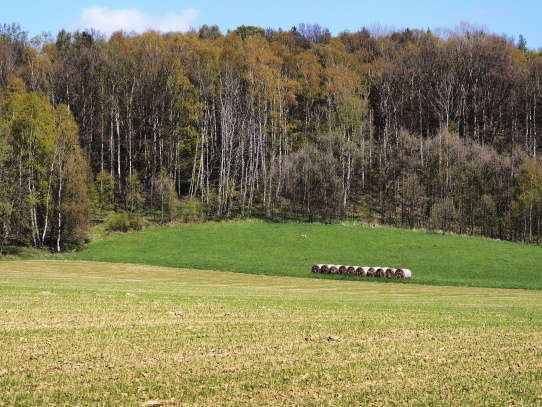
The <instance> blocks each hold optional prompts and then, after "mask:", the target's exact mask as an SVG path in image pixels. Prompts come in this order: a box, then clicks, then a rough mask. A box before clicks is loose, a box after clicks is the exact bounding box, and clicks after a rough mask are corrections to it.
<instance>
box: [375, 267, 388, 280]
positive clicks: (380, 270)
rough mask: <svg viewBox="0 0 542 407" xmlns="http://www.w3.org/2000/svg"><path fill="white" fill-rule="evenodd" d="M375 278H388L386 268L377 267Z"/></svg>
mask: <svg viewBox="0 0 542 407" xmlns="http://www.w3.org/2000/svg"><path fill="white" fill-rule="evenodd" d="M375 277H380V278H382V277H386V269H385V267H375Z"/></svg>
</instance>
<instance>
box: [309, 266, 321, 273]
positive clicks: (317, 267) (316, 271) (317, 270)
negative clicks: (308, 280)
mask: <svg viewBox="0 0 542 407" xmlns="http://www.w3.org/2000/svg"><path fill="white" fill-rule="evenodd" d="M321 267H322V265H321V264H315V265H314V266H312V268H311V271H312V272H313V273H320V269H321Z"/></svg>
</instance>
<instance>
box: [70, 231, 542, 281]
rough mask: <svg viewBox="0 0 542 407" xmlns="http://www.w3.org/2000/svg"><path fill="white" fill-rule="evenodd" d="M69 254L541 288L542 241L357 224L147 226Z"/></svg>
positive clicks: (153, 262) (189, 265)
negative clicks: (389, 273) (350, 269)
mask: <svg viewBox="0 0 542 407" xmlns="http://www.w3.org/2000/svg"><path fill="white" fill-rule="evenodd" d="M301 233H303V234H306V235H307V238H306V239H302V238H301V237H300V235H301ZM67 258H70V259H77V260H94V261H108V262H115V263H137V264H151V265H159V266H168V267H186V268H194V269H203V270H221V271H235V272H241V273H252V274H266V275H275V276H296V277H324V278H329V276H322V275H314V274H312V273H310V269H311V266H312V265H313V264H315V263H316V264H317V263H328V264H346V265H348V264H350V265H359V266H386V267H393V268H400V267H402V268H408V269H410V270H412V273H413V278H412V280H411V281H410V283H416V284H430V285H454V286H478V287H495V288H498V287H501V288H523V289H542V268H541V265H542V247H539V246H532V245H525V244H519V243H511V242H502V241H495V240H489V239H480V238H472V237H465V236H457V235H439V234H434V233H426V232H413V231H410V230H401V229H390V228H366V227H360V226H354V225H351V226H343V225H323V224H298V223H287V224H273V223H265V222H231V223H207V224H195V225H187V226H180V227H168V228H156V229H145V230H143V231H141V232H138V233H131V234H114V235H108V236H105V237H103V238H102V239H101V240H99V241H96V242H94V243H92V244H91V245H90V247H89V248H88V249H87V250H85V251H83V252H80V253H77V254H74V255H70V256H67ZM393 281H394V282H397V281H396V280H393ZM388 282H389V281H388Z"/></svg>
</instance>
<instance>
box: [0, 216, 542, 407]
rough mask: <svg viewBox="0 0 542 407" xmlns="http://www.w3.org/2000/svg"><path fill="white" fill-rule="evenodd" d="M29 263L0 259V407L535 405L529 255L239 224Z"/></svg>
mask: <svg viewBox="0 0 542 407" xmlns="http://www.w3.org/2000/svg"><path fill="white" fill-rule="evenodd" d="M301 233H303V234H306V235H307V238H306V239H302V238H301V237H300V234H301ZM23 255H24V256H27V255H28V256H30V257H32V256H35V255H32V254H28V253H27V252H24V253H23ZM38 257H40V259H39V260H18V259H17V258H15V257H6V258H4V259H3V261H1V262H0V310H1V311H2V312H0V406H12V405H15V406H38V405H39V406H42V405H43V406H58V405H64V406H73V405H82V406H87V405H103V406H109V405H111V406H116V405H123V406H142V407H149V406H178V405H181V406H185V405H186V406H192V405H205V406H207V405H231V406H238V405H292V406H293V405H295V406H297V405H315V406H316V405H341V406H351V405H375V406H389V405H419V406H426V405H435V406H437V405H438V406H457V405H469V406H471V405H476V406H495V405H529V406H531V405H542V388H541V387H540V383H542V318H541V317H540V315H541V313H542V290H540V288H542V283H541V282H542V273H540V271H539V270H540V264H541V260H542V248H540V247H536V246H528V245H522V244H515V243H509V242H499V241H492V240H487V239H476V238H468V237H462V236H453V235H444V236H443V235H438V234H430V233H423V232H412V231H407V230H394V229H386V228H363V227H360V226H354V225H349V226H343V225H317V224H315V225H307V224H295V223H291V224H285V225H279V224H270V223H264V222H238V223H209V224H199V225H187V226H179V227H168V228H156V229H146V230H144V231H142V232H138V233H133V234H114V235H98V236H97V238H96V239H95V241H94V242H93V243H92V244H91V245H90V246H89V247H88V249H86V250H85V251H82V252H79V253H73V254H69V255H61V256H53V255H46V254H39V256H38ZM314 263H344V264H349V263H350V264H357V265H379V266H390V267H406V268H410V269H411V270H412V272H413V278H412V279H410V280H395V279H377V278H368V277H357V278H346V277H332V276H328V275H319V274H318V275H315V274H313V273H311V272H310V267H311V266H312V265H313V264H314ZM210 270H214V271H210ZM224 271H233V272H237V273H232V272H224Z"/></svg>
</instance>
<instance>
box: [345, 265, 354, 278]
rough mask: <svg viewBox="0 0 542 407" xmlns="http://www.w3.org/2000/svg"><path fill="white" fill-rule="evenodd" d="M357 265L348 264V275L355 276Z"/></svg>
mask: <svg viewBox="0 0 542 407" xmlns="http://www.w3.org/2000/svg"><path fill="white" fill-rule="evenodd" d="M356 268H357V267H356V266H346V275H347V276H355V275H356Z"/></svg>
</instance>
